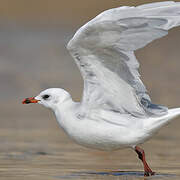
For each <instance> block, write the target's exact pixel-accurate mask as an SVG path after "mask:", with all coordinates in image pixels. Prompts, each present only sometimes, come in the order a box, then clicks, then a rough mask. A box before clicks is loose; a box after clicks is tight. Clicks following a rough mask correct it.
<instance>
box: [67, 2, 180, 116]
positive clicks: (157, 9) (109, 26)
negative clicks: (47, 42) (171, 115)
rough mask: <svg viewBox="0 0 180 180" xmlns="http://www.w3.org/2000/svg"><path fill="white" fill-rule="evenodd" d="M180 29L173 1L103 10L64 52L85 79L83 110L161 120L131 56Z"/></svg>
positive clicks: (162, 109) (161, 110)
mask: <svg viewBox="0 0 180 180" xmlns="http://www.w3.org/2000/svg"><path fill="white" fill-rule="evenodd" d="M179 24H180V3H175V2H172V1H167V2H160V3H152V4H146V5H142V6H137V7H120V8H115V9H110V10H107V11H105V12H103V13H101V14H100V15H98V16H97V17H95V18H94V19H93V20H91V21H90V22H88V23H87V24H85V25H84V26H83V27H81V28H80V29H79V30H78V31H77V32H76V34H75V35H74V37H73V38H72V39H71V41H70V42H69V43H68V45H67V48H68V50H69V51H70V53H71V55H72V56H73V57H74V59H75V61H76V63H77V65H78V67H79V68H80V71H81V74H82V76H83V79H84V92H83V98H82V104H83V106H82V108H83V107H84V109H82V111H83V112H84V113H86V114H90V113H91V111H92V110H94V109H103V110H113V111H117V112H120V113H130V114H132V115H134V116H145V115H162V114H165V113H167V108H166V107H163V106H159V105H155V104H152V103H151V100H150V97H149V95H148V94H147V91H146V88H145V86H144V85H143V83H142V81H141V79H140V75H139V73H138V67H139V63H138V61H137V59H136V57H135V55H134V51H135V50H137V49H139V48H142V47H144V46H145V45H146V44H148V43H150V42H152V41H153V40H155V39H158V38H161V37H163V36H165V35H167V33H168V32H167V30H168V29H170V28H172V27H175V26H178V25H179Z"/></svg>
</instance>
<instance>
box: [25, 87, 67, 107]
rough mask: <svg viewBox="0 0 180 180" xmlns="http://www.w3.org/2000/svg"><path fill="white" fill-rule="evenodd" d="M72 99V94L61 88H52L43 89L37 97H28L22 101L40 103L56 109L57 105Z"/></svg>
mask: <svg viewBox="0 0 180 180" xmlns="http://www.w3.org/2000/svg"><path fill="white" fill-rule="evenodd" d="M68 99H70V94H69V93H68V92H67V91H65V90H64V89H61V88H50V89H46V90H44V91H42V92H41V93H40V94H39V95H37V96H36V97H30V98H26V99H24V100H23V101H22V103H23V104H30V103H39V104H42V105H43V106H45V107H48V108H51V109H55V108H56V107H57V105H59V104H61V103H63V102H64V101H66V100H68Z"/></svg>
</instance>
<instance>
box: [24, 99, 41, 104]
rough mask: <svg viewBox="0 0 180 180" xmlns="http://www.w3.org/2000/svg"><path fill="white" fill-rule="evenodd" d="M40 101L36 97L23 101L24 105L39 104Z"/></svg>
mask: <svg viewBox="0 0 180 180" xmlns="http://www.w3.org/2000/svg"><path fill="white" fill-rule="evenodd" d="M39 101H40V100H37V99H35V98H34V97H30V98H26V99H24V100H23V101H22V104H30V103H38V102H39Z"/></svg>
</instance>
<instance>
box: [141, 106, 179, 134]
mask: <svg viewBox="0 0 180 180" xmlns="http://www.w3.org/2000/svg"><path fill="white" fill-rule="evenodd" d="M178 116H180V108H173V109H169V110H168V113H167V114H166V115H163V116H160V117H151V118H149V119H146V121H145V122H144V128H145V129H146V130H148V129H149V131H150V132H151V133H152V132H154V131H157V130H158V129H160V128H161V127H162V126H165V125H166V124H168V123H169V122H170V121H171V120H172V119H174V118H176V117H178Z"/></svg>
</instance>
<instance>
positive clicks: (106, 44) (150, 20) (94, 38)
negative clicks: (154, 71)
mask: <svg viewBox="0 0 180 180" xmlns="http://www.w3.org/2000/svg"><path fill="white" fill-rule="evenodd" d="M179 25H180V3H178V2H173V1H167V2H158V3H152V4H145V5H141V6H137V7H128V6H125V7H120V8H115V9H110V10H107V11H105V12H103V13H101V14H100V15H98V16H97V17H95V18H94V19H93V20H91V21H90V22H88V23H87V24H85V25H84V26H82V27H81V28H80V29H79V30H78V31H77V32H76V33H75V35H74V37H73V38H72V39H71V41H70V42H69V43H68V45H67V48H68V50H69V51H70V53H71V55H72V56H73V58H74V59H75V62H76V64H77V65H78V67H79V69H80V71H81V74H82V76H83V79H84V92H83V98H82V102H80V103H75V102H73V101H72V99H71V97H70V95H69V93H67V92H66V91H65V90H63V89H55V88H53V89H48V90H45V91H43V92H41V93H40V94H39V95H38V96H37V97H36V98H35V99H36V102H37V101H38V102H39V103H40V104H43V105H45V106H46V107H49V108H51V109H52V110H53V111H54V112H55V115H56V118H57V120H58V122H59V124H60V126H61V127H62V128H63V129H64V130H65V132H67V134H68V135H69V136H70V137H71V138H73V139H74V140H75V141H76V142H77V143H79V144H81V145H84V146H86V147H91V148H97V149H101V150H116V149H119V148H124V147H132V148H135V150H136V152H137V153H141V154H142V157H143V153H142V152H141V151H140V149H139V147H137V145H138V144H141V143H143V142H144V141H145V140H147V139H149V138H150V137H151V136H152V135H153V134H154V133H155V132H157V130H159V128H160V127H162V126H163V125H165V124H167V122H169V120H171V119H172V118H174V117H176V116H178V115H179V114H180V108H176V109H170V110H168V108H166V107H164V106H160V105H155V104H152V102H151V99H150V97H149V95H148V93H147V90H146V88H145V86H144V84H143V83H142V81H141V79H140V75H139V73H138V68H139V63H138V61H137V59H136V57H135V55H134V51H135V50H137V49H139V48H142V47H144V46H145V45H147V44H148V43H150V42H152V41H153V40H155V39H158V38H161V37H163V36H165V35H167V34H168V30H169V29H171V28H173V27H175V26H179ZM45 95H48V98H44V97H45ZM46 97H47V96H46ZM30 102H35V100H33V101H32V100H31V99H26V100H25V101H24V103H30ZM138 155H139V154H138ZM139 157H141V156H139ZM141 160H142V161H143V159H141ZM143 164H144V167H145V175H152V174H153V172H152V171H151V170H150V168H149V167H146V164H145V163H144V161H143Z"/></svg>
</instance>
